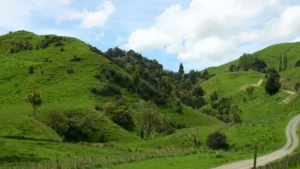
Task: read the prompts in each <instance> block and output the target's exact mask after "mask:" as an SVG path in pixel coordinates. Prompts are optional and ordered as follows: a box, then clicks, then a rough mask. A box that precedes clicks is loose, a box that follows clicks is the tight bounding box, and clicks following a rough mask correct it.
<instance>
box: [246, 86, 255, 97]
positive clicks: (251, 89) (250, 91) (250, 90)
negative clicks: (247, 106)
mask: <svg viewBox="0 0 300 169" xmlns="http://www.w3.org/2000/svg"><path fill="white" fill-rule="evenodd" d="M246 92H247V94H248V96H249V99H251V96H252V95H253V92H254V87H253V86H249V87H247V89H246Z"/></svg>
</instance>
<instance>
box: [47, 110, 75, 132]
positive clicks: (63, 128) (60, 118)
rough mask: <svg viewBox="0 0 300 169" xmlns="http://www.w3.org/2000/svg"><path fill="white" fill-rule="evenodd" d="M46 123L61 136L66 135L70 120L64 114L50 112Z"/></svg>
mask: <svg viewBox="0 0 300 169" xmlns="http://www.w3.org/2000/svg"><path fill="white" fill-rule="evenodd" d="M44 122H45V123H46V124H47V125H48V126H50V127H51V128H52V129H53V130H54V131H56V133H57V134H58V135H60V136H63V135H64V134H66V133H67V131H68V129H69V125H68V122H69V120H68V118H67V116H66V115H65V114H64V113H62V112H58V111H51V112H49V113H48V115H47V117H46V119H45V121H44Z"/></svg>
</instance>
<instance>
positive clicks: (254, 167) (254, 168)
mask: <svg viewBox="0 0 300 169" xmlns="http://www.w3.org/2000/svg"><path fill="white" fill-rule="evenodd" d="M256 158H257V145H255V150H254V163H253V169H256Z"/></svg>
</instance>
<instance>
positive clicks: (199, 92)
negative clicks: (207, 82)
mask: <svg viewBox="0 0 300 169" xmlns="http://www.w3.org/2000/svg"><path fill="white" fill-rule="evenodd" d="M192 94H193V95H194V96H197V97H198V96H204V94H205V92H204V90H203V89H202V87H201V86H196V87H195V88H194V89H193V91H192Z"/></svg>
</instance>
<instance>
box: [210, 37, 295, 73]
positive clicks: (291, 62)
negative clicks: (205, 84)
mask: <svg viewBox="0 0 300 169" xmlns="http://www.w3.org/2000/svg"><path fill="white" fill-rule="evenodd" d="M299 47H300V42H295V43H282V44H276V45H272V46H269V47H267V48H265V49H262V50H260V51H257V52H254V53H253V54H254V56H257V57H258V58H260V59H263V60H264V61H265V62H266V64H267V66H268V67H274V68H275V69H276V70H278V68H279V57H280V55H282V57H283V56H284V54H286V55H287V60H288V65H287V69H292V68H294V67H295V64H296V62H297V61H298V60H300V48H299ZM241 55H242V54H241ZM231 64H235V65H237V64H238V60H234V61H232V62H229V63H226V64H224V65H221V66H216V67H211V68H208V69H207V70H208V72H209V73H213V74H219V73H223V72H228V69H229V67H230V65H231Z"/></svg>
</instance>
